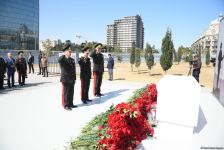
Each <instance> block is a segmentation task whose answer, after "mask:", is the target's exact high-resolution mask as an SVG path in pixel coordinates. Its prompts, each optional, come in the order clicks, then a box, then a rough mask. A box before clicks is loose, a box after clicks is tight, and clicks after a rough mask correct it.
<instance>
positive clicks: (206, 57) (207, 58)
mask: <svg viewBox="0 0 224 150" xmlns="http://www.w3.org/2000/svg"><path fill="white" fill-rule="evenodd" d="M205 64H206V65H207V66H208V65H209V64H210V50H209V49H208V50H207V52H206V55H205Z"/></svg>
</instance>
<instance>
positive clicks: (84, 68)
mask: <svg viewBox="0 0 224 150" xmlns="http://www.w3.org/2000/svg"><path fill="white" fill-rule="evenodd" d="M82 52H83V56H82V57H81V58H79V61H78V63H79V66H80V79H81V100H82V102H83V103H84V104H87V102H92V100H89V84H90V79H91V62H90V58H89V47H85V48H84V49H82Z"/></svg>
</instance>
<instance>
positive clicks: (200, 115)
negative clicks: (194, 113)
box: [193, 106, 207, 133]
mask: <svg viewBox="0 0 224 150" xmlns="http://www.w3.org/2000/svg"><path fill="white" fill-rule="evenodd" d="M206 124H207V120H206V118H205V114H204V113H203V111H202V109H201V106H200V107H199V113H198V123H197V127H194V131H193V133H200V131H201V130H202V129H203V128H204V127H205V125H206Z"/></svg>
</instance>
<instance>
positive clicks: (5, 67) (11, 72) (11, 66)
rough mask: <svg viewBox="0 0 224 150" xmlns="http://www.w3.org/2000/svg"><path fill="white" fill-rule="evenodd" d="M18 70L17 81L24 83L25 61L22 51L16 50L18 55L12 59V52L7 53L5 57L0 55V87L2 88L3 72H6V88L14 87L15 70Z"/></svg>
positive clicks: (25, 74) (21, 84)
mask: <svg viewBox="0 0 224 150" xmlns="http://www.w3.org/2000/svg"><path fill="white" fill-rule="evenodd" d="M16 70H17V72H18V83H19V85H20V86H23V85H25V78H26V76H27V62H26V59H25V58H24V54H23V52H22V51H19V52H18V57H17V58H16V59H14V57H13V55H12V53H8V54H7V58H6V59H3V58H2V57H0V89H4V87H3V84H4V78H5V73H6V74H7V84H8V88H12V87H15V72H16Z"/></svg>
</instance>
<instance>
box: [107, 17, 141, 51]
mask: <svg viewBox="0 0 224 150" xmlns="http://www.w3.org/2000/svg"><path fill="white" fill-rule="evenodd" d="M133 41H134V42H135V43H136V47H138V48H140V49H143V47H144V25H143V21H142V18H141V16H139V15H136V16H128V17H124V18H123V19H118V20H114V24H111V25H107V45H109V46H113V47H115V46H116V47H119V48H120V49H121V50H122V51H123V52H127V51H128V50H129V49H130V48H131V46H132V42H133Z"/></svg>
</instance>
